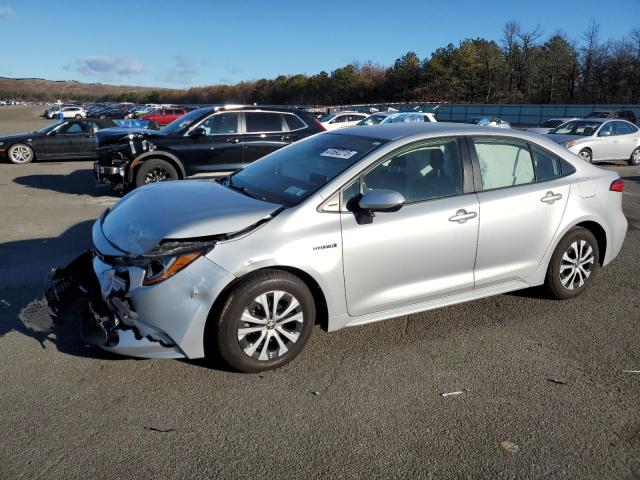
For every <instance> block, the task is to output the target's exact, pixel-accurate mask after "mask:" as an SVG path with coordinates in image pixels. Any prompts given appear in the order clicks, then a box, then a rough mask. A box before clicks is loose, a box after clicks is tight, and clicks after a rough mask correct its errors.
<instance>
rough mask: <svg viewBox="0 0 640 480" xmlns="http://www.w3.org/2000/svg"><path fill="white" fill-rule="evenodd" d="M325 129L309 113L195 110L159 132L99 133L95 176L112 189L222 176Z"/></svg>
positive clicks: (278, 110) (238, 109)
mask: <svg viewBox="0 0 640 480" xmlns="http://www.w3.org/2000/svg"><path fill="white" fill-rule="evenodd" d="M321 131H324V127H323V126H322V125H321V124H320V122H319V121H318V120H317V119H316V118H315V117H314V116H313V115H312V114H310V113H308V112H305V111H302V110H286V109H279V108H260V107H241V108H233V109H225V108H215V107H209V108H199V109H197V110H193V111H191V112H189V113H187V114H185V115H183V116H182V117H180V118H178V119H177V120H175V121H173V122H171V123H170V124H168V125H167V126H166V127H163V128H162V129H160V130H158V131H153V132H151V131H144V132H143V131H139V132H135V133H130V134H126V135H123V133H122V132H120V133H116V132H106V133H104V134H101V132H98V134H97V135H96V137H97V138H96V141H97V144H98V148H97V152H98V161H97V162H95V164H94V173H95V175H96V178H97V179H98V181H99V182H101V183H110V184H111V185H112V186H113V187H114V188H124V189H125V190H127V189H128V188H130V187H138V186H141V185H144V184H147V183H152V182H159V181H162V180H177V179H183V178H188V177H193V176H196V175H216V174H225V173H227V172H232V171H235V170H238V169H240V168H243V167H244V166H245V165H248V164H249V163H251V162H253V161H255V160H257V159H259V158H261V157H263V156H265V155H266V154H268V153H271V152H273V151H275V150H277V149H279V148H281V147H284V146H285V145H288V144H290V143H292V142H295V141H296V140H300V139H301V138H305V137H308V136H309V135H313V134H315V133H318V132H321Z"/></svg>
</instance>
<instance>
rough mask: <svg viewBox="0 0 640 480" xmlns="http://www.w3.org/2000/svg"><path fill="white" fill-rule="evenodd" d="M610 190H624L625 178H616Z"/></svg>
mask: <svg viewBox="0 0 640 480" xmlns="http://www.w3.org/2000/svg"><path fill="white" fill-rule="evenodd" d="M609 190H610V191H612V192H621V191H623V190H624V180H622V179H621V178H619V179H617V180H614V181H613V182H611V186H610V187H609Z"/></svg>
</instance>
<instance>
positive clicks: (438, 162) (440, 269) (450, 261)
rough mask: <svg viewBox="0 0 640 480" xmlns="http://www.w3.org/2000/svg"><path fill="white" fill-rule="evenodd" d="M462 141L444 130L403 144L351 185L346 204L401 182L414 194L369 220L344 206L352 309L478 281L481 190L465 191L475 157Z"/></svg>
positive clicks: (362, 310) (402, 301) (387, 305)
mask: <svg viewBox="0 0 640 480" xmlns="http://www.w3.org/2000/svg"><path fill="white" fill-rule="evenodd" d="M460 145H461V144H460V142H459V139H457V138H440V139H433V140H427V141H424V142H420V143H416V144H413V145H411V146H408V147H403V148H402V149H400V150H399V151H398V152H397V153H395V154H392V155H390V156H389V157H386V158H384V159H382V160H381V161H380V162H379V163H378V164H377V165H375V166H374V167H373V168H371V169H370V170H368V171H366V172H364V174H363V175H362V176H361V177H360V179H359V180H358V181H357V183H353V184H351V185H349V186H347V187H346V188H345V189H344V190H343V192H344V193H343V195H344V198H343V201H342V204H343V207H342V208H343V209H345V206H344V205H347V206H349V207H350V208H351V209H354V210H357V208H355V206H354V203H357V201H358V198H359V197H357V196H356V195H357V193H358V192H359V191H363V192H368V191H371V190H378V189H380V190H393V191H396V192H398V193H400V194H402V196H403V197H404V198H405V200H406V201H407V204H406V205H404V206H403V207H402V208H401V209H400V210H399V211H397V212H393V213H376V214H375V217H373V218H372V219H371V220H372V221H371V222H368V223H367V222H363V221H362V215H361V214H360V215H356V214H354V213H351V212H344V213H341V214H340V215H341V221H342V246H343V247H342V248H343V257H344V274H345V289H346V294H347V307H348V311H349V314H350V315H354V316H357V315H364V314H368V313H372V312H377V311H382V310H388V309H391V308H395V307H400V306H404V305H411V304H413V303H418V302H421V301H425V300H428V299H432V298H437V297H441V296H446V295H450V294H453V293H459V292H462V291H465V290H472V289H473V285H474V279H473V264H474V260H475V255H476V246H477V238H478V220H479V217H478V214H479V210H478V199H477V197H476V195H475V194H474V193H467V194H463V185H464V184H465V182H464V181H463V180H464V178H465V177H468V181H469V183H471V180H472V179H471V175H472V172H471V166H470V164H469V162H466V167H464V168H463V163H462V156H461V153H460ZM354 187H355V188H354ZM365 218H366V217H365ZM358 220H360V222H359V221H358Z"/></svg>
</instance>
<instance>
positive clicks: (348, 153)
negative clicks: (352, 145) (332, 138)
mask: <svg viewBox="0 0 640 480" xmlns="http://www.w3.org/2000/svg"><path fill="white" fill-rule="evenodd" d="M356 153H358V152H354V151H353V150H346V149H344V148H327V149H326V150H325V151H324V152H322V153H321V154H320V156H321V157H333V158H343V159H345V160H346V159H348V158H351V157H353V156H354V155H355V154H356Z"/></svg>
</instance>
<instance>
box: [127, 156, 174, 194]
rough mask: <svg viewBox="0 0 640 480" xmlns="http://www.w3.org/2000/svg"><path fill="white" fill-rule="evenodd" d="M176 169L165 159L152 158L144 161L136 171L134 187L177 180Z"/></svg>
mask: <svg viewBox="0 0 640 480" xmlns="http://www.w3.org/2000/svg"><path fill="white" fill-rule="evenodd" d="M178 178H179V176H178V171H177V170H176V169H175V167H174V166H173V165H171V164H170V163H169V162H167V161H166V160H162V159H160V158H153V159H151V160H147V161H146V162H144V163H143V164H142V165H141V166H140V167H139V168H138V171H137V172H136V187H141V186H142V185H147V184H148V183H156V182H164V181H167V180H178Z"/></svg>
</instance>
